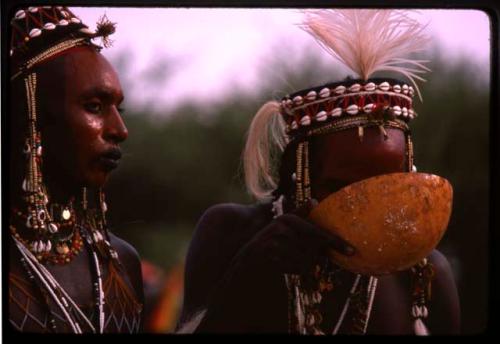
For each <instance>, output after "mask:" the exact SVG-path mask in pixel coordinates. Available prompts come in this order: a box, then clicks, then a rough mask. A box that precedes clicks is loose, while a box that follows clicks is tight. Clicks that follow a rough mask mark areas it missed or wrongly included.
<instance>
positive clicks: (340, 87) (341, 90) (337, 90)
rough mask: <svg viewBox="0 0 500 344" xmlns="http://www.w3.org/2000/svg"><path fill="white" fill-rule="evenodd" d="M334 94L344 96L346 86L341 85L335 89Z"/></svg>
mask: <svg viewBox="0 0 500 344" xmlns="http://www.w3.org/2000/svg"><path fill="white" fill-rule="evenodd" d="M333 92H334V93H335V94H344V92H345V86H342V85H339V86H337V87H335V89H334V90H333Z"/></svg>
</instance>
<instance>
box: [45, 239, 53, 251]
mask: <svg viewBox="0 0 500 344" xmlns="http://www.w3.org/2000/svg"><path fill="white" fill-rule="evenodd" d="M51 249H52V243H51V242H50V240H49V241H47V244H45V251H47V252H50V250H51Z"/></svg>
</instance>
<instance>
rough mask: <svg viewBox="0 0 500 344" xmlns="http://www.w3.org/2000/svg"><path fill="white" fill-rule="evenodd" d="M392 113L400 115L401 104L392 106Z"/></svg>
mask: <svg viewBox="0 0 500 344" xmlns="http://www.w3.org/2000/svg"><path fill="white" fill-rule="evenodd" d="M392 114H393V115H394V116H399V115H401V108H400V107H399V106H397V105H395V106H393V107H392Z"/></svg>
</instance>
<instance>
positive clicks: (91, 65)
mask: <svg viewBox="0 0 500 344" xmlns="http://www.w3.org/2000/svg"><path fill="white" fill-rule="evenodd" d="M64 60H65V61H64V63H63V64H62V66H61V67H62V68H63V70H62V72H63V77H64V79H65V84H66V86H67V87H71V88H74V89H75V90H79V91H80V92H81V93H85V94H90V93H94V94H102V95H105V94H115V95H116V94H117V93H119V94H121V92H122V91H121V85H120V80H119V77H118V75H117V73H116V71H115V69H114V68H113V67H112V66H111V64H110V63H109V62H108V61H107V60H106V58H105V57H104V56H102V55H101V54H100V53H98V52H96V51H92V50H90V49H82V50H77V51H74V52H72V53H70V54H68V55H67V56H66V57H65V59H64Z"/></svg>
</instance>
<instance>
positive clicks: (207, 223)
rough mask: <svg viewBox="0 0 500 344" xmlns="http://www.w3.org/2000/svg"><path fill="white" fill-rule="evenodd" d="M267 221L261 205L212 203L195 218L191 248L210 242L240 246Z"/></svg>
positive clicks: (227, 245)
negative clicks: (195, 224) (199, 216)
mask: <svg viewBox="0 0 500 344" xmlns="http://www.w3.org/2000/svg"><path fill="white" fill-rule="evenodd" d="M266 221H269V219H268V216H267V213H266V211H265V210H263V206H262V205H242V204H236V203H222V204H217V205H214V206H212V207H210V208H208V209H207V210H206V211H205V213H204V214H203V215H202V216H201V218H200V220H199V221H198V224H197V226H196V230H195V233H194V235H193V238H192V241H191V248H190V250H191V249H196V248H197V247H198V245H202V246H204V247H207V246H212V244H213V245H220V244H224V245H225V246H226V248H227V249H229V250H231V246H233V245H236V246H239V245H241V244H242V243H243V242H245V241H246V240H248V239H250V237H252V236H253V235H254V234H255V233H256V232H258V230H260V229H261V228H262V226H263V225H264V224H265V223H266ZM221 240H222V242H221ZM212 249H214V247H212Z"/></svg>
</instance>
